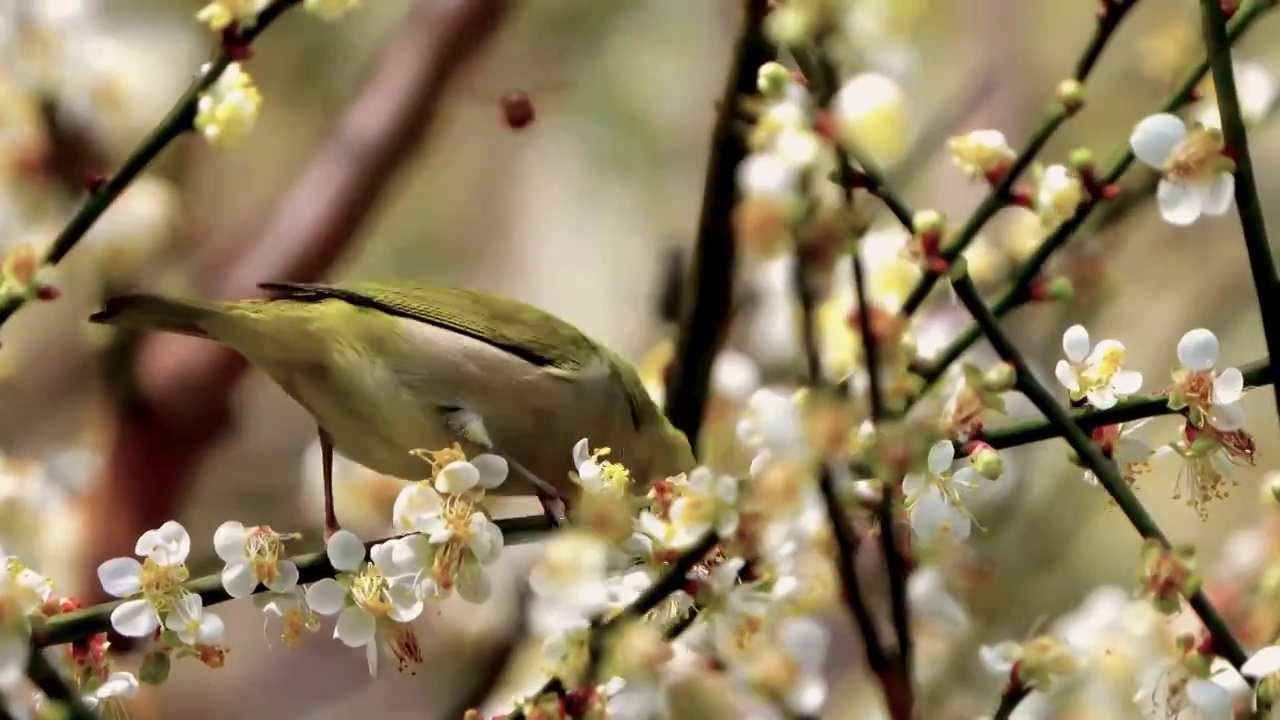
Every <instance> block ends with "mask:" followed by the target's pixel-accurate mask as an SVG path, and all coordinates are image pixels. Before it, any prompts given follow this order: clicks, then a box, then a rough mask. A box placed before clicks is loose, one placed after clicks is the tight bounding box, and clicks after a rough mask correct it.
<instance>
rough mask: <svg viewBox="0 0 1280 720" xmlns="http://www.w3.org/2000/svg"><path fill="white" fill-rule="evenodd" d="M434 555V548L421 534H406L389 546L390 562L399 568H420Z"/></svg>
mask: <svg viewBox="0 0 1280 720" xmlns="http://www.w3.org/2000/svg"><path fill="white" fill-rule="evenodd" d="M433 557H435V548H434V547H432V545H431V541H430V540H428V539H427V538H426V537H425V536H423V535H407V536H405V537H402V538H400V539H399V540H397V541H396V542H395V544H394V545H392V546H391V562H392V564H394V565H395V566H396V567H399V568H405V569H409V568H422V567H424V566H425V565H427V564H428V563H430V562H431V560H432V558H433Z"/></svg>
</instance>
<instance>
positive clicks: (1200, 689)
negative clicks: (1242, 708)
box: [1184, 679, 1234, 720]
mask: <svg viewBox="0 0 1280 720" xmlns="http://www.w3.org/2000/svg"><path fill="white" fill-rule="evenodd" d="M1184 692H1185V693H1186V696H1187V702H1189V703H1190V704H1191V707H1193V708H1195V709H1196V712H1197V713H1198V717H1200V718H1203V720H1231V718H1232V716H1233V715H1234V713H1233V712H1232V711H1231V696H1230V695H1229V694H1228V693H1227V689H1226V688H1224V687H1222V686H1221V685H1219V684H1217V683H1215V682H1211V681H1209V680H1200V679H1195V680H1192V681H1191V682H1189V683H1187V687H1186V689H1185V690H1184Z"/></svg>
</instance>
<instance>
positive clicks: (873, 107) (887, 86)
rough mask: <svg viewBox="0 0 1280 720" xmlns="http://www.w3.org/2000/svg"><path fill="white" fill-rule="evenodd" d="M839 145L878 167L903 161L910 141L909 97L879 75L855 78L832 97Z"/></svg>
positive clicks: (892, 82) (867, 74) (891, 81)
mask: <svg viewBox="0 0 1280 720" xmlns="http://www.w3.org/2000/svg"><path fill="white" fill-rule="evenodd" d="M832 108H833V110H834V112H835V121H836V128H837V130H838V133H839V137H840V142H842V143H844V144H846V145H847V146H849V147H853V148H857V149H859V150H860V151H861V152H864V153H866V154H867V156H868V158H869V159H870V160H871V161H872V162H875V163H877V164H881V165H888V164H892V163H894V162H897V161H898V160H899V159H901V158H902V156H903V154H904V153H905V152H906V150H907V146H908V144H909V143H910V140H911V133H910V127H911V124H910V122H909V117H908V112H907V100H906V94H905V93H903V92H902V88H901V87H899V86H898V84H897V83H896V82H894V81H893V80H891V79H889V78H888V77H885V76H884V75H881V74H879V73H872V72H866V73H861V74H859V75H855V76H854V77H852V78H850V79H849V81H848V82H846V83H845V84H844V85H843V86H842V87H841V88H840V90H839V91H838V92H837V93H836V95H835V97H834V98H832Z"/></svg>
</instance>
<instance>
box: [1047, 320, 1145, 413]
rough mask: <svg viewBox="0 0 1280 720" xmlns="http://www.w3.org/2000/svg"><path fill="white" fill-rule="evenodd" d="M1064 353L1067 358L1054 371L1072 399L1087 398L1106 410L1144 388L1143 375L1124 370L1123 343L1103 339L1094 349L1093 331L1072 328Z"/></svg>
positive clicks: (1093, 404) (1079, 326)
mask: <svg viewBox="0 0 1280 720" xmlns="http://www.w3.org/2000/svg"><path fill="white" fill-rule="evenodd" d="M1062 350H1063V352H1065V353H1066V355H1067V359H1066V360H1059V361H1058V364H1057V366H1056V367H1055V368H1054V371H1053V372H1054V375H1055V376H1056V377H1057V378H1058V382H1060V383H1062V386H1063V387H1065V388H1066V389H1067V391H1068V392H1070V393H1071V399H1072V400H1081V399H1085V400H1088V402H1089V404H1090V405H1092V406H1093V407H1096V408H1098V409H1099V410H1106V409H1107V408H1110V407H1115V404H1116V403H1117V402H1119V400H1120V399H1121V398H1123V397H1125V396H1127V395H1132V394H1134V393H1136V392H1138V390H1140V389H1141V388H1142V373H1140V372H1137V371H1136V370H1125V369H1124V367H1123V365H1124V353H1125V350H1124V345H1123V344H1122V343H1121V342H1120V341H1119V340H1103V341H1102V342H1100V343H1098V344H1097V346H1096V347H1094V346H1092V345H1091V344H1090V342H1089V331H1088V330H1086V329H1084V326H1083V325H1072V326H1071V327H1069V328H1067V331H1066V332H1064V333H1063V334H1062Z"/></svg>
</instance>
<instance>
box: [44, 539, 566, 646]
mask: <svg viewBox="0 0 1280 720" xmlns="http://www.w3.org/2000/svg"><path fill="white" fill-rule="evenodd" d="M494 522H495V523H496V524H497V526H498V528H499V529H501V530H502V535H503V540H504V542H505V544H507V545H523V544H526V543H531V542H536V541H537V540H539V539H541V538H542V536H543V535H545V534H546V533H547V532H550V531H551V530H553V529H554V527H553V526H552V524H551V522H550V521H549V520H548V519H547V518H546V517H545V516H543V515H530V516H528V517H518V518H503V519H500V520H495V521H494ZM395 537H399V536H395ZM391 539H394V538H381V539H379V540H370V541H369V542H366V543H365V544H364V545H365V551H366V554H367V552H368V550H369V548H372V547H373V546H374V545H377V544H379V543H382V542H386V541H387V540H391ZM289 559H290V560H293V562H294V563H295V564H296V565H297V566H298V584H299V585H306V584H308V583H313V582H315V581H317V580H320V579H321V578H330V577H333V576H334V575H335V574H336V573H337V570H335V569H334V567H333V565H331V564H329V556H328V555H326V554H325V552H324V551H320V552H314V553H307V554H305V555H296V556H294V557H291V558H289ZM182 587H183V588H184V589H186V591H187V592H190V593H194V594H196V595H199V596H200V598H201V599H202V600H204V604H205V605H206V606H209V605H216V604H218V603H223V602H227V601H228V600H233V599H234V598H232V597H231V595H229V594H227V591H226V589H225V588H224V587H223V586H222V575H221V573H220V572H218V573H214V574H212V575H205V576H203V577H198V578H195V579H193V580H188V581H187V582H185V583H183V585H182ZM266 591H267V589H266V587H264V586H262V585H258V586H257V588H256V589H255V590H254V591H253V592H254V593H255V594H257V593H262V592H266ZM123 602H124V601H123V600H112V601H110V602H105V603H99V604H97V605H94V606H92V607H87V608H82V609H80V610H76V611H74V612H69V613H65V614H63V615H54V616H53V617H51V618H49V619H48V620H47V621H46V622H44V623H43V624H40V625H38V626H36V627H35V628H33V629H32V632H31V642H32V644H34V645H35V646H36V647H48V646H50V645H61V644H63V643H69V642H76V641H78V640H85V639H87V638H90V637H92V636H94V635H96V634H98V633H100V632H106V631H108V630H109V629H110V628H111V611H113V610H115V609H116V607H118V606H119V605H120V604H121V603H123Z"/></svg>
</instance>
